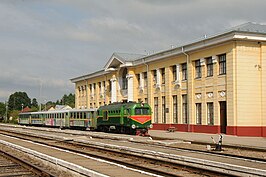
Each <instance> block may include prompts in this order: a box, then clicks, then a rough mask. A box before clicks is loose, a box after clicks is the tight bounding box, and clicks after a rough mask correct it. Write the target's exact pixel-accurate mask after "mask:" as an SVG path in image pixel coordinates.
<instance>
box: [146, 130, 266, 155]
mask: <svg viewBox="0 0 266 177" xmlns="http://www.w3.org/2000/svg"><path fill="white" fill-rule="evenodd" d="M149 134H150V135H151V136H152V137H154V138H169V139H175V140H183V141H189V142H191V143H193V142H195V143H204V144H205V143H206V144H210V145H212V144H214V143H213V140H212V138H211V137H213V139H214V140H215V141H216V142H218V141H219V135H220V134H208V133H193V132H178V131H175V132H169V131H165V130H149ZM222 136H223V144H224V145H229V146H238V147H245V148H253V149H260V150H265V151H266V138H263V137H244V136H233V135H225V134H222Z"/></svg>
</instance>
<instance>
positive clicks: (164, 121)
mask: <svg viewBox="0 0 266 177" xmlns="http://www.w3.org/2000/svg"><path fill="white" fill-rule="evenodd" d="M162 123H166V112H165V96H163V97H162Z"/></svg>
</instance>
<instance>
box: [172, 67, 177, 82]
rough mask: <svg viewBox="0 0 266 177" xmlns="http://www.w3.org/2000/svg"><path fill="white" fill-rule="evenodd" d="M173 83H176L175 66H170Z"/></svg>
mask: <svg viewBox="0 0 266 177" xmlns="http://www.w3.org/2000/svg"><path fill="white" fill-rule="evenodd" d="M172 74H173V81H176V80H177V78H176V65H174V66H172Z"/></svg>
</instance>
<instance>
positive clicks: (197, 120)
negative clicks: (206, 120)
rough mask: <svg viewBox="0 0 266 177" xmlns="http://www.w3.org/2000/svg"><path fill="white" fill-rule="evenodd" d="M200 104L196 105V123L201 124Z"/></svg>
mask: <svg viewBox="0 0 266 177" xmlns="http://www.w3.org/2000/svg"><path fill="white" fill-rule="evenodd" d="M201 119H202V118H201V103H196V123H197V124H201Z"/></svg>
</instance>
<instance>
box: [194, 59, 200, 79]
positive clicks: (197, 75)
mask: <svg viewBox="0 0 266 177" xmlns="http://www.w3.org/2000/svg"><path fill="white" fill-rule="evenodd" d="M201 76H202V72H201V64H200V60H195V79H199V78H201Z"/></svg>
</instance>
